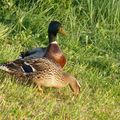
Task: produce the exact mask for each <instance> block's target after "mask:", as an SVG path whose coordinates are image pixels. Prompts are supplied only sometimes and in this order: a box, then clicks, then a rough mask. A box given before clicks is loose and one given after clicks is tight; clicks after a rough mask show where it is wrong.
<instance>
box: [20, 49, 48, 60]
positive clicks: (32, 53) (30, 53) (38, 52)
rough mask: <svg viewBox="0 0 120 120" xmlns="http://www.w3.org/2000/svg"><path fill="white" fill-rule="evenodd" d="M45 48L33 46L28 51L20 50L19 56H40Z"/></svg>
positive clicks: (43, 53)
mask: <svg viewBox="0 0 120 120" xmlns="http://www.w3.org/2000/svg"><path fill="white" fill-rule="evenodd" d="M45 52H46V48H34V49H32V50H30V51H26V52H21V55H20V56H19V58H22V59H23V58H41V57H43V56H44V55H45Z"/></svg>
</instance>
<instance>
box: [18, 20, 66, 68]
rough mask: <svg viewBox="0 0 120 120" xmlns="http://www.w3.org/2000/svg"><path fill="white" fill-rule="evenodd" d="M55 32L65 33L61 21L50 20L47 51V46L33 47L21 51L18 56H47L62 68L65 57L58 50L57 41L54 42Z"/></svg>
mask: <svg viewBox="0 0 120 120" xmlns="http://www.w3.org/2000/svg"><path fill="white" fill-rule="evenodd" d="M57 33H61V34H63V35H66V32H65V31H64V29H63V27H62V25H61V23H59V22H57V21H52V22H51V23H50V24H49V27H48V38H49V45H48V47H47V48H49V51H48V50H47V48H35V49H32V50H31V51H26V52H22V53H21V56H20V58H23V59H24V58H34V59H35V58H41V57H47V58H49V59H51V60H52V61H53V62H55V63H57V64H59V65H60V66H61V67H62V68H63V67H64V65H65V64H66V58H65V56H64V54H63V52H62V51H61V50H60V48H59V45H58V43H57V42H56V36H57Z"/></svg>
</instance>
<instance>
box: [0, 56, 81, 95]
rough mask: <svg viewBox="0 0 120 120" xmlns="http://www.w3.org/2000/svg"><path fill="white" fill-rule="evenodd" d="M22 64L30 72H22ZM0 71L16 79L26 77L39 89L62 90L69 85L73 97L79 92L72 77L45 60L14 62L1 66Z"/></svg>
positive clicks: (76, 83)
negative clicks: (27, 66) (16, 77)
mask: <svg viewBox="0 0 120 120" xmlns="http://www.w3.org/2000/svg"><path fill="white" fill-rule="evenodd" d="M24 64H25V65H29V66H30V67H31V72H28V73H27V72H25V71H24V70H23V68H22V66H24ZM5 67H6V70H5ZM3 68H4V69H3ZM0 69H2V70H5V71H7V72H8V73H10V74H12V75H15V76H18V77H20V76H21V77H27V78H29V79H31V81H32V82H33V83H35V84H36V85H37V86H38V87H39V88H40V87H41V86H45V87H55V88H62V87H65V86H67V85H69V86H70V88H71V89H72V91H73V92H74V94H75V95H78V94H79V92H80V85H79V83H78V81H77V80H76V79H75V78H74V77H73V76H71V75H69V74H67V73H64V72H63V70H62V69H61V68H60V67H58V66H57V65H56V64H55V63H53V62H52V61H50V60H48V59H46V58H39V59H30V60H16V61H13V62H9V63H7V64H3V65H1V66H0Z"/></svg>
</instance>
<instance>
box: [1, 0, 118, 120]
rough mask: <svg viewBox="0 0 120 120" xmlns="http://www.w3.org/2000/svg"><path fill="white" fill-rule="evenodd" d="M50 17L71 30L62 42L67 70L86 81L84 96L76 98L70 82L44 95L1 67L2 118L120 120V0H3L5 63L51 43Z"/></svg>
mask: <svg viewBox="0 0 120 120" xmlns="http://www.w3.org/2000/svg"><path fill="white" fill-rule="evenodd" d="M51 20H58V21H61V22H62V23H63V26H64V27H65V29H66V31H67V32H68V34H69V35H68V37H62V36H60V35H59V36H58V43H59V45H60V47H61V49H62V50H63V52H64V53H65V55H66V57H67V60H68V63H67V65H66V66H65V68H64V71H66V72H69V73H71V74H72V75H74V76H75V77H76V78H77V79H78V80H79V82H80V83H81V93H80V95H79V96H78V97H76V98H73V96H72V94H71V91H70V89H69V88H68V87H66V88H63V89H61V94H60V95H58V94H57V91H56V89H53V88H45V89H44V94H42V95H40V94H39V92H38V91H37V89H36V88H34V87H33V86H32V85H31V86H28V85H25V84H20V83H17V82H16V79H14V78H11V77H9V76H7V75H5V73H3V72H1V73H0V119H2V120H4V119H5V120H7V119H35V120H37V119H40V120H53V119H54V120H119V119H120V89H119V88H120V33H119V31H120V1H119V0H109V1H107V0H101V1H99V0H95V1H93V0H74V1H72V0H71V1H70V0H69V1H59V0H49V1H44V0H23V1H18V0H1V1H0V63H3V62H6V61H11V60H15V59H16V58H17V57H18V56H19V54H20V52H21V51H24V50H27V49H31V48H34V47H38V46H42V47H43V46H47V44H48V37H47V27H48V24H49V23H50V21H51Z"/></svg>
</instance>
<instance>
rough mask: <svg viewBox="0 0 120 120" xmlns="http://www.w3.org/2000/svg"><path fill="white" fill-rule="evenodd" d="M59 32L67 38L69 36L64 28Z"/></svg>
mask: <svg viewBox="0 0 120 120" xmlns="http://www.w3.org/2000/svg"><path fill="white" fill-rule="evenodd" d="M58 32H59V33H61V34H63V35H65V36H67V33H66V31H65V30H64V29H63V28H62V27H61V28H60V29H59V31H58Z"/></svg>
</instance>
